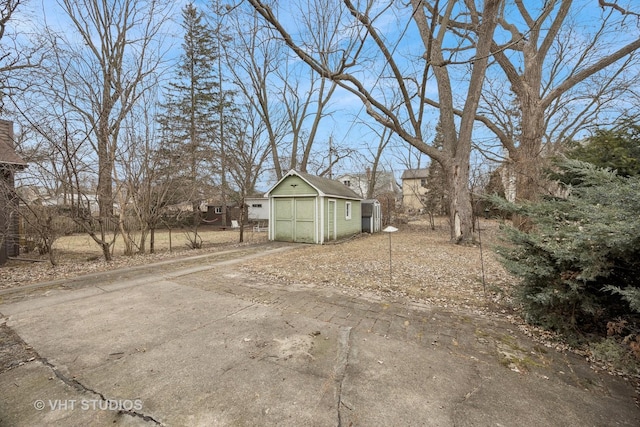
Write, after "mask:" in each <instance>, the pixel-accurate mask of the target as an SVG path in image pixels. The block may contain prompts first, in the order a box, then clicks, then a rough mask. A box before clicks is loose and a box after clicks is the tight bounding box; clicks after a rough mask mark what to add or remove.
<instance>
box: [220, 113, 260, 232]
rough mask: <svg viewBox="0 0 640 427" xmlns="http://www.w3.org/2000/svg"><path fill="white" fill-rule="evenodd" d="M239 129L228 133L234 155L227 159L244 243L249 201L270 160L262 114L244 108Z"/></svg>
mask: <svg viewBox="0 0 640 427" xmlns="http://www.w3.org/2000/svg"><path fill="white" fill-rule="evenodd" d="M238 113H239V114H238V115H237V120H236V126H232V127H231V128H230V129H228V130H227V136H228V137H229V138H228V140H227V144H228V147H229V150H230V152H232V153H233V156H229V158H228V159H227V164H228V167H229V168H228V171H229V174H230V177H231V180H230V181H231V184H232V185H233V187H234V189H235V190H236V191H235V192H234V193H232V197H233V198H234V199H235V202H236V203H237V205H238V206H240V218H239V219H238V221H239V225H240V238H239V240H240V242H243V241H244V223H245V218H246V205H245V199H246V198H247V197H248V196H251V195H253V194H254V193H255V188H256V183H257V181H258V179H259V178H260V176H261V175H262V174H263V172H264V163H265V162H266V161H267V159H268V157H269V152H270V147H269V143H268V139H267V138H265V137H264V133H265V132H266V127H265V125H264V122H262V120H261V119H260V115H259V114H258V112H257V111H256V110H255V109H253V108H251V106H250V105H247V108H240V109H239V112H238Z"/></svg>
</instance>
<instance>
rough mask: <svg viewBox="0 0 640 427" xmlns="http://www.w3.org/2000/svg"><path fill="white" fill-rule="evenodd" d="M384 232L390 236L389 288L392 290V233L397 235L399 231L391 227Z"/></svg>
mask: <svg viewBox="0 0 640 427" xmlns="http://www.w3.org/2000/svg"><path fill="white" fill-rule="evenodd" d="M382 231H383V232H384V233H387V234H388V235H389V288H391V280H392V274H391V272H392V269H391V233H395V232H396V231H398V229H397V228H395V227H394V226H392V225H389V226H387V227H386V228H385V229H384V230H382Z"/></svg>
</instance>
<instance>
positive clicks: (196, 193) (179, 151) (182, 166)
mask: <svg viewBox="0 0 640 427" xmlns="http://www.w3.org/2000/svg"><path fill="white" fill-rule="evenodd" d="M182 28H183V29H184V32H185V34H184V41H183V43H182V50H183V51H182V54H181V56H180V61H179V63H178V66H177V70H176V76H175V79H174V80H173V81H171V82H170V83H169V87H168V91H167V96H166V102H165V104H164V105H163V110H164V112H163V114H162V115H161V117H160V120H159V121H160V127H161V131H162V135H163V138H164V144H163V149H162V153H161V154H162V155H163V156H165V157H166V158H167V159H171V161H170V162H169V161H167V162H165V163H166V164H171V167H172V169H173V174H172V176H173V179H174V182H175V184H176V185H178V186H180V187H181V189H182V191H180V192H179V193H177V194H181V195H182V197H183V200H181V201H190V202H191V203H192V204H193V207H194V211H196V207H197V206H198V205H199V203H200V201H201V200H203V199H205V198H207V196H208V193H209V192H208V191H207V189H210V188H212V185H213V177H214V175H215V169H216V164H217V162H216V161H215V160H216V159H219V157H220V150H219V147H220V141H218V140H217V139H218V138H217V135H219V132H218V129H217V127H218V126H219V121H218V116H219V111H220V106H221V103H222V102H223V99H222V98H223V95H222V91H221V87H220V80H219V70H218V69H217V68H216V65H217V64H218V61H217V59H218V56H219V49H218V40H217V38H216V33H215V31H214V29H213V28H211V26H210V25H209V24H208V23H207V21H206V17H205V15H204V13H203V12H202V11H200V10H198V9H197V8H196V7H195V6H194V5H193V3H188V4H187V5H186V6H185V7H184V8H183V9H182Z"/></svg>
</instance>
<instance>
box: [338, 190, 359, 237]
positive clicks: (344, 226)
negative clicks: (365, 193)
mask: <svg viewBox="0 0 640 427" xmlns="http://www.w3.org/2000/svg"><path fill="white" fill-rule="evenodd" d="M336 202H337V203H336V205H337V206H336V207H337V215H336V224H337V229H338V230H337V238H338V239H340V238H342V237H348V236H352V235H354V234H358V233H359V232H360V229H361V226H362V224H361V222H362V220H361V219H360V201H359V200H345V199H338V200H337V201H336ZM348 202H351V219H347V218H346V204H347V203H348Z"/></svg>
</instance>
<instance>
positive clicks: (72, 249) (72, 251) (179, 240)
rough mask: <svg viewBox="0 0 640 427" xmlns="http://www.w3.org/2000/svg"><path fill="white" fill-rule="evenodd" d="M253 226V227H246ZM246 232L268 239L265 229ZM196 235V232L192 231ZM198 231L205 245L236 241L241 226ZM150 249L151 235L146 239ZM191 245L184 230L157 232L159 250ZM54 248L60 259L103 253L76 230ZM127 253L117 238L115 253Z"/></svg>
mask: <svg viewBox="0 0 640 427" xmlns="http://www.w3.org/2000/svg"><path fill="white" fill-rule="evenodd" d="M247 229H248V230H251V229H250V228H247ZM247 229H245V232H244V240H245V242H250V243H251V242H261V241H265V240H266V233H253V232H252V231H247ZM191 235H193V233H191ZM198 235H199V236H200V238H201V239H202V241H203V245H202V247H203V249H206V248H210V247H213V246H218V245H222V244H233V243H237V242H238V240H239V231H238V230H219V229H217V228H202V229H200V230H198ZM134 238H135V239H136V240H138V239H139V235H137V234H135V233H134ZM146 247H147V251H148V249H149V237H147V243H146ZM185 249H190V248H189V239H188V238H187V233H185V232H184V231H183V230H172V231H169V230H157V231H156V233H155V250H156V252H167V251H169V250H171V251H183V250H185ZM54 250H55V251H57V253H58V255H59V256H60V258H61V259H65V258H87V259H89V258H96V257H98V258H99V257H101V256H102V251H101V249H100V247H99V246H98V245H97V244H96V243H95V242H94V241H93V239H92V238H91V237H90V236H89V235H88V234H74V235H72V236H64V237H61V238H60V239H58V240H56V242H55V244H54ZM123 253H124V242H123V240H122V237H121V236H118V237H117V238H116V242H115V245H114V248H113V254H114V255H116V256H118V255H122V254H123Z"/></svg>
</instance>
